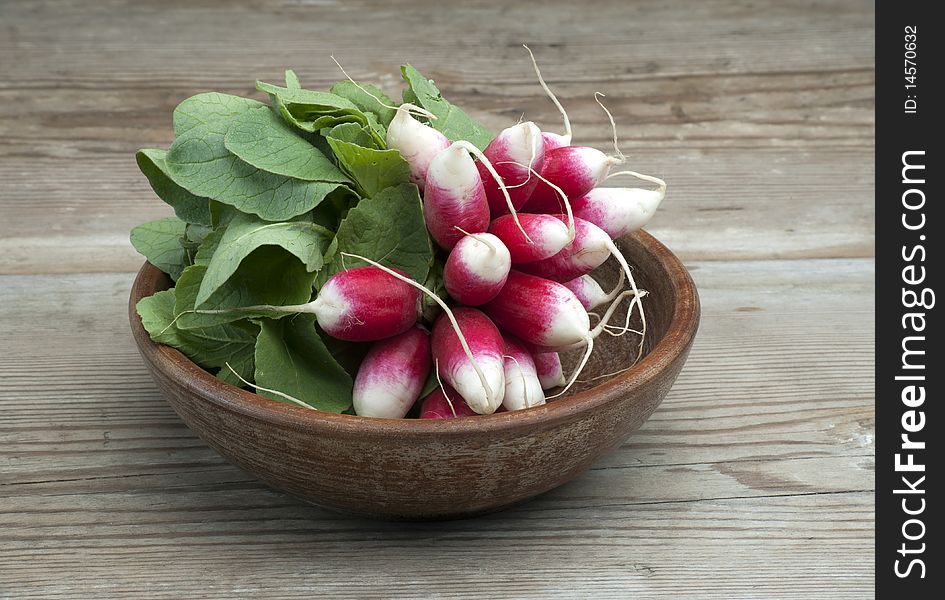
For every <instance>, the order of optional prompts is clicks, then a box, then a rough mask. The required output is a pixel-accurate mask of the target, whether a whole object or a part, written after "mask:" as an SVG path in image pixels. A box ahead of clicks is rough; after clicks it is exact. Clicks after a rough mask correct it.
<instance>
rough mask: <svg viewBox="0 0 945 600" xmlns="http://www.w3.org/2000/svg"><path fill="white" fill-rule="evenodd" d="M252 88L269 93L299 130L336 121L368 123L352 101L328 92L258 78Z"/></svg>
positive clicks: (326, 125)
mask: <svg viewBox="0 0 945 600" xmlns="http://www.w3.org/2000/svg"><path fill="white" fill-rule="evenodd" d="M256 89H258V90H259V91H261V92H266V93H267V94H269V97H270V98H271V99H272V105H273V106H274V107H275V108H276V109H277V110H278V111H279V114H280V115H282V118H284V119H285V120H286V121H287V122H288V123H289V124H291V125H293V126H295V127H298V128H299V129H302V130H303V131H309V132H316V131H318V130H320V129H322V128H323V127H331V126H333V125H338V124H339V123H360V124H362V125H367V124H368V121H367V117H366V116H365V115H364V113H363V112H361V110H360V109H359V108H358V107H357V106H355V105H354V103H352V102H351V101H350V100H347V99H345V98H342V97H341V96H337V95H335V94H332V93H330V92H315V91H312V90H305V89H290V88H283V87H279V86H277V85H272V84H271V83H264V82H262V81H257V82H256Z"/></svg>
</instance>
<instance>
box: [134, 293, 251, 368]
mask: <svg viewBox="0 0 945 600" xmlns="http://www.w3.org/2000/svg"><path fill="white" fill-rule="evenodd" d="M135 309H136V310H137V312H138V314H139V315H140V316H141V324H142V325H144V328H145V329H146V330H147V332H148V333H149V334H150V335H151V339H152V340H154V341H155V342H158V343H161V344H166V345H168V346H171V347H173V348H177V349H178V350H180V351H181V352H182V353H183V354H184V355H185V356H187V358H189V359H191V360H192V361H194V362H195V363H197V364H198V365H200V366H202V367H204V368H208V369H219V370H220V372H219V374H218V377H220V379H223V380H224V381H228V382H230V383H236V382H237V381H238V380H237V379H236V377H234V376H233V373H232V372H231V371H230V370H229V369H228V368H226V365H225V363H230V366H231V367H233V369H234V370H235V371H236V372H237V373H239V374H240V376H242V377H244V378H245V379H250V378H252V376H253V371H254V365H253V362H254V357H255V345H256V335H257V333H258V331H259V328H258V327H257V326H255V325H253V324H252V323H250V322H248V321H243V322H240V323H233V324H229V325H217V326H214V327H204V328H199V329H191V330H187V331H184V330H182V329H179V328H178V327H177V325H175V324H173V322H174V316H175V315H176V313H175V312H174V290H165V291H163V292H158V293H156V294H154V295H153V296H149V297H147V298H142V299H141V300H139V301H138V304H137V306H136V307H135ZM237 385H242V384H237Z"/></svg>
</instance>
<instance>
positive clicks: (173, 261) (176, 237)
mask: <svg viewBox="0 0 945 600" xmlns="http://www.w3.org/2000/svg"><path fill="white" fill-rule="evenodd" d="M186 227H187V223H184V222H183V221H181V220H180V219H177V218H174V217H168V218H166V219H158V220H157V221H150V222H148V223H144V224H143V225H138V226H137V227H135V228H134V229H132V230H131V245H132V246H134V247H135V250H137V251H138V252H140V253H141V254H143V255H144V257H145V258H147V259H148V262H149V263H151V264H152V265H154V266H155V267H157V268H159V269H161V270H162V271H164V272H165V273H167V274H168V275H170V276H171V279H174V280H176V279H177V278H178V277H180V274H181V271H183V270H184V267H186V266H187V264H189V263H188V260H187V252H186V250H185V249H184V247H183V246H181V236H183V235H184V230H185V228H186Z"/></svg>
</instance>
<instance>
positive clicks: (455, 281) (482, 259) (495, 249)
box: [443, 215, 562, 306]
mask: <svg viewBox="0 0 945 600" xmlns="http://www.w3.org/2000/svg"><path fill="white" fill-rule="evenodd" d="M510 216H511V215H510ZM558 223H559V224H562V223H561V222H560V221H558ZM511 268H512V261H511V258H510V256H509V250H508V248H506V247H505V244H503V243H502V240H500V239H499V238H498V237H496V236H494V235H492V234H491V233H479V234H475V233H470V234H468V235H466V237H464V238H463V239H461V240H459V242H457V243H456V245H455V246H453V249H452V250H451V251H450V255H449V258H447V259H446V266H445V267H444V268H443V285H444V286H445V287H446V291H447V292H449V295H450V296H452V297H453V299H454V300H456V301H457V302H460V303H462V304H465V305H467V306H479V305H480V304H485V303H486V302H488V301H489V300H492V299H493V298H495V297H496V295H497V294H498V293H499V290H501V289H502V286H503V285H505V280H506V278H507V277H508V276H509V269H511Z"/></svg>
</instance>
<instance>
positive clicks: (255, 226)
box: [194, 214, 332, 308]
mask: <svg viewBox="0 0 945 600" xmlns="http://www.w3.org/2000/svg"><path fill="white" fill-rule="evenodd" d="M331 238H332V233H331V232H330V231H328V230H327V229H325V228H324V227H321V226H319V225H315V224H314V223H305V222H302V221H289V222H283V223H269V222H266V221H262V220H260V219H258V218H256V217H253V216H251V215H242V214H241V215H237V216H236V217H235V218H234V219H233V220H232V221H231V222H230V224H229V226H228V227H227V228H226V232H225V233H224V234H223V237H222V239H220V241H219V248H218V249H217V250H216V252H214V253H213V256H212V258H211V259H210V262H209V264H208V265H207V272H206V274H205V275H204V277H203V281H202V282H201V284H200V291H199V292H198V293H197V297H196V298H195V300H194V303H195V305H196V307H197V308H201V306H202V305H203V303H204V302H206V301H207V299H208V298H209V297H210V296H211V295H212V294H213V293H214V292H216V291H217V290H218V289H220V287H222V286H223V284H224V283H226V281H227V280H228V279H229V278H230V277H231V276H232V275H233V274H234V273H235V272H236V270H237V269H238V268H239V266H240V263H242V261H243V260H244V259H246V257H247V256H249V255H250V253H252V252H253V251H255V250H256V249H257V248H259V247H260V246H280V247H282V248H284V249H285V250H287V251H288V252H290V253H291V254H293V255H294V256H295V257H296V258H298V259H299V260H300V261H302V263H303V264H304V265H305V270H306V271H308V272H310V273H311V272H313V271H317V270H318V269H320V268H321V267H322V255H323V254H324V252H325V249H326V248H327V247H328V243H329V242H330V241H331Z"/></svg>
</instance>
